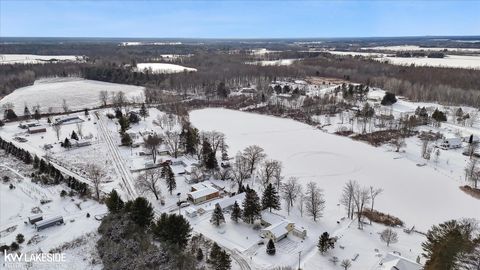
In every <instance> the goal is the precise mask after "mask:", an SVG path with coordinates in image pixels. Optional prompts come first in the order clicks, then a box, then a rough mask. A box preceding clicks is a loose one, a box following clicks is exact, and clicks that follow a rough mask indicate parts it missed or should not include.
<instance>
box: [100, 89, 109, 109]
mask: <svg viewBox="0 0 480 270" xmlns="http://www.w3.org/2000/svg"><path fill="white" fill-rule="evenodd" d="M99 99H100V103H102V105H103V107H106V106H107V103H108V92H107V91H105V90H102V91H100V94H99Z"/></svg>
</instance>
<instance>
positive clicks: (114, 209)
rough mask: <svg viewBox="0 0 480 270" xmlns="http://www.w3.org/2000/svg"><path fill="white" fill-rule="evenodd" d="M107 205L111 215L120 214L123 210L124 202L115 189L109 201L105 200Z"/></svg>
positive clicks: (108, 198) (109, 196)
mask: <svg viewBox="0 0 480 270" xmlns="http://www.w3.org/2000/svg"><path fill="white" fill-rule="evenodd" d="M105 204H106V205H107V208H108V211H110V213H119V212H120V211H122V209H123V205H124V203H123V201H122V199H121V198H120V196H119V195H118V193H117V191H116V190H115V189H114V190H112V191H111V192H110V194H109V195H108V197H107V199H106V200H105Z"/></svg>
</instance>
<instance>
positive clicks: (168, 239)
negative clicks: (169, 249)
mask: <svg viewBox="0 0 480 270" xmlns="http://www.w3.org/2000/svg"><path fill="white" fill-rule="evenodd" d="M152 231H153V234H154V235H155V237H156V238H157V239H158V240H160V241H162V242H164V243H166V244H168V245H172V246H176V247H178V248H184V247H185V246H187V244H188V239H189V238H190V235H191V232H192V227H191V226H190V223H188V221H187V220H186V219H185V218H184V217H183V216H180V215H175V214H172V215H169V214H167V213H163V214H162V215H161V216H160V218H159V219H158V220H157V222H156V223H155V226H153V228H152Z"/></svg>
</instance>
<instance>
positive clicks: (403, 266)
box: [376, 253, 423, 270]
mask: <svg viewBox="0 0 480 270" xmlns="http://www.w3.org/2000/svg"><path fill="white" fill-rule="evenodd" d="M376 269H377V270H421V269H423V266H422V265H421V264H418V263H416V262H414V261H412V260H409V259H407V258H404V257H402V256H400V255H397V254H393V253H388V254H387V255H386V256H385V257H384V258H383V259H382V260H381V261H380V263H379V266H378V267H377V268H376Z"/></svg>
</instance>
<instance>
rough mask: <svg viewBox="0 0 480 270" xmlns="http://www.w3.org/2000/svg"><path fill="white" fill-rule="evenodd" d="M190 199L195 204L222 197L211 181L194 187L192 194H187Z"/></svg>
mask: <svg viewBox="0 0 480 270" xmlns="http://www.w3.org/2000/svg"><path fill="white" fill-rule="evenodd" d="M187 196H188V199H189V200H190V201H192V202H193V203H194V204H198V203H201V202H204V201H208V200H211V199H214V198H218V197H219V196H220V191H219V190H218V189H216V188H215V187H213V185H212V184H211V183H210V182H209V181H205V182H201V183H198V184H195V185H192V189H191V192H189V193H187Z"/></svg>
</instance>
